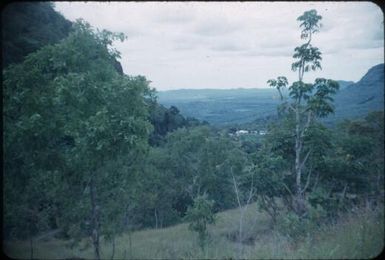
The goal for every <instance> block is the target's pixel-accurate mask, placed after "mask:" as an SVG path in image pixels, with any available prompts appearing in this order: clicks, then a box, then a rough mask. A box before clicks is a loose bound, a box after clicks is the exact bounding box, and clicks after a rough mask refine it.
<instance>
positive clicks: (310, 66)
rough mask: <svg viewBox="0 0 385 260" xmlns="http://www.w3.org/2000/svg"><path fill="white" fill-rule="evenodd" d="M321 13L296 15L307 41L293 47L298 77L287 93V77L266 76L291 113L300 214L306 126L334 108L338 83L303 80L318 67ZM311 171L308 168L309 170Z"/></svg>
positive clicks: (295, 203)
mask: <svg viewBox="0 0 385 260" xmlns="http://www.w3.org/2000/svg"><path fill="white" fill-rule="evenodd" d="M321 19H322V17H321V16H320V15H318V14H317V11H316V10H310V11H306V12H304V14H303V15H301V16H300V17H298V18H297V20H298V21H299V22H300V23H301V24H300V28H301V29H302V31H301V39H304V40H305V41H306V42H305V43H304V44H302V45H301V46H299V47H296V48H295V49H294V55H293V58H294V59H295V61H294V63H293V64H292V70H293V71H298V81H296V82H294V83H293V84H292V85H291V86H290V87H289V88H288V90H289V97H290V98H288V97H286V96H284V95H283V94H282V89H285V88H286V87H287V85H288V81H287V78H286V77H283V76H281V77H278V78H277V79H271V80H268V82H267V83H268V84H269V85H270V86H271V87H274V88H276V89H277V90H278V92H279V94H280V98H281V101H282V106H281V111H283V112H286V114H287V115H288V116H289V117H292V118H293V120H294V122H295V124H294V129H293V130H294V131H293V132H294V133H293V136H294V143H295V145H294V152H295V159H294V173H295V190H294V192H293V194H295V197H294V200H293V208H294V210H295V211H296V213H297V214H299V215H301V214H302V213H304V212H305V211H306V207H305V203H304V201H305V198H304V193H305V189H304V183H303V178H302V175H303V170H304V168H305V165H306V162H307V161H308V159H309V156H310V155H311V153H312V152H313V151H312V150H311V149H306V148H305V146H304V141H305V138H306V135H307V132H308V129H309V127H311V125H312V124H313V123H314V122H315V121H316V119H317V118H320V117H326V116H327V115H328V114H330V113H333V112H334V108H333V104H332V102H333V98H332V95H333V94H335V93H336V91H337V90H338V88H339V86H338V83H337V82H336V81H333V80H330V79H324V78H317V79H316V80H315V82H314V83H313V84H309V83H305V82H304V75H305V73H306V72H309V71H311V70H313V71H315V70H318V69H321V60H322V57H321V52H320V50H319V49H318V48H317V47H313V46H312V45H311V41H312V37H313V35H314V34H315V33H317V32H318V31H319V28H320V27H321V25H320V23H319V22H320V20H321ZM308 174H310V172H308Z"/></svg>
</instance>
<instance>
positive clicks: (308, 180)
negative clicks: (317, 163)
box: [302, 166, 313, 193]
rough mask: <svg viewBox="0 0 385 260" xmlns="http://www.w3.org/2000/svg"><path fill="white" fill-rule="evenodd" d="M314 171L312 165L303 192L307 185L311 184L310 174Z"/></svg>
mask: <svg viewBox="0 0 385 260" xmlns="http://www.w3.org/2000/svg"><path fill="white" fill-rule="evenodd" d="M312 171H313V167H312V166H310V170H309V174H308V175H307V179H306V184H305V187H304V188H303V190H302V193H303V192H305V191H306V189H307V187H308V186H309V183H310V175H311V173H312Z"/></svg>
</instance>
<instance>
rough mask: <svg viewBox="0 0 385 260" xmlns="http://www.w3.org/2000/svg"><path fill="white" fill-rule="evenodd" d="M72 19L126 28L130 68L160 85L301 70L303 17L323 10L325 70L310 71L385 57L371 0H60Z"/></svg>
mask: <svg viewBox="0 0 385 260" xmlns="http://www.w3.org/2000/svg"><path fill="white" fill-rule="evenodd" d="M55 5H56V9H57V10H59V11H60V12H61V13H62V14H63V15H64V16H65V17H67V18H68V19H70V20H75V19H76V18H79V17H82V18H84V19H85V20H86V21H88V22H89V23H90V24H91V25H93V26H94V27H97V28H100V29H107V30H111V31H115V32H124V33H125V34H126V35H127V36H128V39H127V41H125V42H124V43H116V44H115V46H116V48H118V50H120V51H121V53H122V59H121V63H122V66H123V69H124V71H125V73H127V74H130V75H136V74H140V75H145V76H146V77H147V78H148V79H149V80H151V81H152V82H153V83H152V85H153V86H154V87H156V88H158V89H170V88H203V87H205V88H210V87H211V88H237V87H245V88H248V87H266V80H267V79H269V78H272V77H276V76H279V75H286V76H287V77H288V78H289V79H290V80H291V81H294V80H295V77H296V74H295V73H293V72H291V70H290V67H291V63H292V62H293V59H292V58H291V56H292V54H293V50H294V48H295V47H296V46H298V45H300V44H301V43H302V41H301V39H300V37H299V36H300V29H299V28H298V26H299V23H298V22H297V21H296V18H297V17H298V16H299V15H301V14H302V13H303V12H304V11H306V10H309V9H316V10H317V11H318V12H319V13H320V14H321V15H322V16H323V19H322V21H321V22H322V24H323V27H322V28H321V30H320V32H319V33H318V34H317V35H315V36H314V40H313V45H314V46H316V47H318V48H319V49H320V50H321V52H322V53H323V61H322V66H323V70H322V71H320V72H316V73H309V74H308V75H307V76H306V78H307V79H309V80H312V79H313V78H315V77H327V78H334V79H343V80H353V81H357V80H359V79H360V77H361V76H363V75H364V73H365V72H366V71H367V70H368V69H369V68H370V67H371V66H373V65H376V64H378V63H381V62H383V57H384V56H383V55H384V50H383V45H384V35H383V29H384V28H383V26H384V24H383V14H382V11H381V9H380V8H379V7H378V6H376V5H375V4H373V3H370V2H110V3H109V2H87V3H84V2H70V3H67V2H56V3H55Z"/></svg>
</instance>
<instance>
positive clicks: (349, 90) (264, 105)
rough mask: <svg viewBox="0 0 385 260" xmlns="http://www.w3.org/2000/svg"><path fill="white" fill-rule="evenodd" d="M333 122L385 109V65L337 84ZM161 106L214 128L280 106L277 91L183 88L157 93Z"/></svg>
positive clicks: (264, 114) (269, 112)
mask: <svg viewBox="0 0 385 260" xmlns="http://www.w3.org/2000/svg"><path fill="white" fill-rule="evenodd" d="M338 82H339V84H340V91H339V92H338V93H337V95H336V96H335V108H336V109H335V114H334V115H332V116H329V117H328V118H327V119H325V120H324V121H325V123H328V124H330V123H334V122H337V121H341V120H343V119H352V118H358V117H363V116H365V115H366V114H367V113H368V112H370V111H375V110H383V109H384V64H379V65H376V66H374V67H372V68H371V69H370V70H369V71H368V72H367V73H366V74H365V75H364V76H363V77H362V79H361V80H359V81H358V82H356V83H354V82H352V81H343V80H340V81H338ZM158 101H159V103H161V104H163V105H165V106H166V107H170V106H172V105H173V106H176V107H178V109H179V110H180V112H181V113H182V114H183V115H185V116H190V117H195V118H197V119H200V120H205V121H207V122H209V123H211V124H214V125H229V124H242V123H247V122H251V121H254V120H256V119H260V118H265V117H267V116H271V115H275V114H276V107H277V105H278V104H279V100H278V94H277V92H276V90H274V89H180V90H169V91H159V92H158Z"/></svg>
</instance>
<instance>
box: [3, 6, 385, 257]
mask: <svg viewBox="0 0 385 260" xmlns="http://www.w3.org/2000/svg"><path fill="white" fill-rule="evenodd" d="M11 7H12V9H10V8H11ZM7 8H8V9H7V12H9V13H12V12H13V14H17V15H19V16H21V15H23V16H22V17H23V18H22V19H21V21H23V22H28V21H33V22H31V23H32V24H34V23H35V22H37V21H39V19H38V18H36V17H37V15H38V16H41V15H42V14H41V12H46V13H47V14H49V15H47V17H50V18H49V19H48V20H44V19H43V20H42V21H43V22H44V23H45V26H44V27H43V26H40V25H39V23H37V25H36V26H37V27H38V28H39V30H38V29H36V30H32V32H29V31H28V32H25V24H24V25H20V26H15V27H12V28H11V25H10V24H12V23H13V19H14V16H12V15H9V16H3V19H8V20H7V21H5V23H3V26H8V29H9V32H8V34H13V35H18V37H10V38H6V37H5V36H4V35H5V34H4V35H3V39H4V41H5V39H8V40H7V42H8V43H7V44H8V45H7V46H8V47H6V48H9V46H14V48H13V47H12V48H13V50H14V51H9V52H8V54H7V55H8V58H7V59H8V61H7V62H8V63H7V66H5V67H4V68H3V71H2V80H3V81H2V85H3V152H4V157H3V165H4V166H3V247H4V252H5V253H6V254H8V255H10V256H14V257H15V256H16V257H27V258H31V259H34V258H52V257H53V258H60V259H63V258H67V257H68V258H79V257H86V258H94V259H101V258H111V259H113V258H119V259H121V258H135V259H136V258H146V259H147V258H156V257H157V256H159V257H161V258H181V257H182V258H210V257H219V258H229V257H232V258H246V257H247V258H271V257H278V258H279V257H282V256H283V257H284V256H285V255H286V254H287V252H291V255H292V256H298V257H301V256H303V255H301V254H303V252H304V251H303V250H302V251H301V250H297V249H298V247H299V245H302V246H303V248H305V249H306V250H309V251H314V250H316V251H317V252H319V254H321V256H324V257H325V258H327V257H328V256H335V255H338V256H343V257H347V258H349V257H351V256H359V257H370V256H372V255H376V254H377V253H378V252H372V251H373V250H378V248H381V239H380V237H381V235H382V236H383V232H382V229H378V228H377V225H380V224H381V223H382V224H381V225H383V222H381V221H380V219H381V218H382V217H383V207H382V206H383V204H384V186H383V184H384V146H383V144H384V111H383V109H382V107H381V106H380V104H381V101H382V104H383V99H382V100H381V99H378V98H377V94H378V93H382V94H383V89H382V92H381V90H380V89H379V88H380V87H379V84H380V83H378V82H381V80H382V81H383V79H384V77H383V70H384V69H383V65H380V66H376V67H375V68H374V69H372V70H370V71H369V72H368V74H367V75H366V76H365V77H364V78H363V79H362V80H361V81H360V82H358V83H356V84H352V85H349V86H347V87H346V88H344V89H342V90H340V91H341V92H340V93H342V91H345V93H347V92H346V91H349V94H346V99H344V100H342V99H341V101H338V95H341V94H338V93H339V92H338V91H339V88H340V86H339V84H338V82H337V81H335V80H332V79H325V78H318V79H316V80H315V82H314V83H307V82H304V81H303V75H304V74H305V73H307V72H308V71H309V70H318V69H320V67H321V65H320V61H321V53H320V51H319V49H318V48H317V47H314V46H313V45H312V44H311V40H312V37H315V36H316V32H317V28H319V22H320V20H321V19H322V17H321V16H320V15H319V14H318V13H317V11H316V10H310V11H306V12H305V13H303V14H299V15H300V16H299V17H298V21H299V22H300V25H299V28H300V30H301V33H300V36H301V37H300V38H301V39H302V41H304V43H303V44H302V45H301V46H300V47H297V48H295V52H294V55H293V58H294V63H293V66H292V68H293V70H295V71H297V72H298V75H299V78H298V81H296V82H293V83H291V84H289V82H288V81H287V79H286V77H285V76H278V77H277V78H276V79H271V80H269V81H268V82H267V85H270V87H271V89H270V90H258V91H257V90H239V91H238V92H237V95H238V97H241V100H242V101H239V100H238V101H236V102H234V100H235V98H234V96H233V93H234V91H232V90H229V91H228V92H226V91H216V90H206V91H205V92H204V93H205V94H204V96H202V95H203V94H202V92H198V93H201V94H202V95H201V94H199V95H196V94H197V92H196V91H190V92H189V93H188V98H187V103H188V102H190V101H189V100H193V99H197V100H202V99H204V101H202V102H201V103H199V101H194V102H197V104H201V107H203V108H205V105H206V103H207V104H210V105H213V106H215V104H217V100H218V99H220V100H221V101H220V102H219V103H220V105H221V106H223V107H226V110H224V111H219V110H217V111H216V113H218V114H221V113H222V115H221V116H222V117H223V113H226V116H227V117H228V120H229V122H230V121H231V122H234V121H236V120H237V116H236V115H234V114H230V113H229V111H231V110H233V109H240V110H239V111H237V112H239V113H244V114H245V118H247V120H249V119H250V122H251V123H249V124H250V128H254V130H255V131H254V132H240V131H237V130H239V129H236V128H234V129H228V128H225V127H221V126H220V125H219V126H212V125H210V124H209V123H207V122H202V121H200V120H198V119H195V118H193V117H186V116H185V114H184V112H183V110H182V109H181V111H182V112H180V111H179V107H178V105H177V106H170V107H169V108H165V107H163V106H161V105H159V104H158V102H157V97H156V96H157V92H156V90H155V89H152V88H151V86H150V80H148V79H147V78H146V77H145V76H143V75H127V74H124V73H123V72H122V70H121V69H119V67H117V65H116V64H117V62H118V60H119V58H120V55H121V54H120V53H119V52H118V51H117V50H116V49H114V48H113V47H112V43H113V42H114V41H124V40H125V39H126V37H125V35H124V34H122V33H116V32H110V31H107V30H100V29H95V28H94V27H93V26H92V25H90V24H89V23H87V22H86V21H84V20H77V21H76V22H73V23H71V24H70V25H71V28H70V29H68V32H66V33H64V31H63V30H62V29H63V28H64V27H63V25H64V24H67V25H68V26H69V22H67V21H65V20H63V17H62V16H60V15H58V14H57V13H55V12H54V11H53V9H52V6H51V5H50V4H48V3H42V4H35V3H24V4H16V5H12V6H8V7H7ZM25 10H28V11H25ZM11 11H12V12H11ZM9 13H8V14H9ZM7 17H8V18H7ZM54 17H56V18H54ZM57 19H59V20H60V21H61V22H57V21H58V20H57ZM23 22H20V23H23ZM58 24H59V25H58ZM56 26H58V30H59V31H60V33H58V34H57V35H55V36H54V37H53V36H52V37H48V36H47V39H49V40H47V41H45V40H44V41H43V40H41V39H43V38H44V37H43V35H51V34H52V35H53V34H55V33H54V32H53V31H52V30H54V29H55V28H56ZM23 28H24V29H23ZM31 28H33V27H31ZM40 30H41V31H40ZM66 30H67V29H66ZM3 31H4V30H3ZM7 37H9V36H7ZM44 39H45V38H44ZM31 42H33V43H34V44H33V47H30V49H28V52H24V50H23V51H22V50H21V49H19V48H21V47H22V46H27V45H28V44H29V43H31ZM16 46H19V47H16ZM20 46H21V47H20ZM31 46H32V45H31ZM12 48H11V49H12ZM3 51H5V49H3ZM126 73H128V72H126ZM381 73H382V76H381ZM369 87H370V88H372V89H371V91H367V96H364V97H361V98H360V99H357V102H358V103H355V104H357V105H360V104H367V103H370V102H371V101H375V102H376V103H374V104H376V105H375V106H370V107H368V109H366V107H365V108H362V109H359V111H364V109H366V110H365V111H366V112H370V113H367V114H366V112H365V113H364V112H362V113H361V114H360V116H361V118H360V119H353V120H344V121H343V122H342V121H341V122H338V124H337V126H336V127H335V128H333V129H330V128H327V127H326V126H325V125H323V123H322V122H323V120H324V119H325V118H328V116H329V115H332V114H333V112H334V111H335V109H334V106H336V109H338V103H337V102H340V104H344V102H345V103H349V102H350V99H349V95H352V96H354V95H355V94H354V93H355V92H360V91H366V89H367V88H369ZM377 91H378V92H377ZM165 93H166V92H164V93H160V94H159V96H160V100H162V99H163V100H164V99H167V96H165ZM229 93H230V94H229ZM251 93H254V94H255V95H256V96H258V97H259V98H261V99H260V100H263V102H260V103H253V102H254V101H253V100H254V97H255V96H253V95H254V94H253V95H251ZM169 94H170V95H169V96H168V97H169V98H170V99H169V100H172V99H173V97H172V94H176V95H179V93H176V92H169ZM372 95H374V98H371V97H372ZM229 97H230V98H229ZM232 98H234V99H232ZM352 99H353V98H352ZM367 99H370V100H369V101H366V100H367ZM187 103H183V102H181V103H180V104H187ZM241 103H242V105H243V106H244V110H242V108H240V106H241ZM185 107H187V105H186V106H185ZM190 109H194V108H193V107H192V108H190ZM255 110H256V111H255ZM372 110H378V111H372ZM211 111H213V110H212V109H211V108H207V110H205V112H204V113H206V116H205V118H207V119H209V118H212V119H213V118H214V119H215V120H218V121H216V122H219V121H220V119H218V118H217V117H216V116H217V115H213V114H210V113H212V112H211ZM336 111H337V110H336ZM341 111H342V110H341ZM357 113H358V112H357ZM267 115H271V116H269V117H266V116H267ZM210 116H211V117H210ZM346 118H347V117H344V114H342V115H341V119H346ZM255 119H257V121H255V122H253V120H255ZM258 120H259V121H258ZM207 121H209V120H207ZM261 126H263V128H260V127H261ZM228 209H233V211H231V212H230V211H228V212H227V213H220V212H222V211H224V210H228ZM234 212H237V214H234ZM362 212H364V213H362ZM361 213H362V214H365V216H366V217H367V219H368V220H371V224H370V223H368V222H367V221H364V219H362V216H361V218H359V215H360V214H361ZM261 216H263V217H261ZM347 216H349V219H346V218H347ZM228 218H230V219H231V220H226V219H228ZM223 220H225V221H223ZM348 220H349V221H348ZM344 223H347V224H344ZM349 223H360V225H361V224H362V230H361V229H359V230H358V231H357V230H353V231H354V232H355V231H357V232H355V233H354V235H352V234H351V233H349V232H350V230H349V229H348V228H346V226H349ZM373 223H374V224H373ZM377 223H379V224H377ZM177 224H181V225H179V226H176V227H170V226H173V225H177ZM216 225H217V226H216ZM166 227H169V229H166ZM215 227H216V228H215ZM262 227H263V228H262ZM148 229H155V230H154V231H152V230H148ZM170 230H171V232H169V231H170ZM172 230H179V231H181V230H182V232H181V233H179V232H177V231H175V232H174V233H173V231H172ZM325 230H326V231H325ZM332 230H337V231H338V232H339V233H337V235H338V236H339V238H340V239H339V240H340V241H344V242H343V243H345V244H344V246H342V247H341V248H343V249H339V248H333V250H334V251H332V253H330V254H329V255H322V254H323V253H322V252H324V251H325V250H322V248H320V247H318V244H317V243H318V242H317V243H314V242H315V241H317V240H318V241H320V244H321V245H330V243H329V244H328V243H326V242H327V241H328V237H332V236H335V235H336V233H333V232H332ZM370 230H371V231H373V230H376V231H377V232H373V234H372V235H371V236H370V237H369V238H368V235H367V233H368V232H369V231H370ZM158 231H159V232H158ZM163 231H165V232H163ZM324 231H325V232H324ZM337 231H336V232H337ZM152 232H153V233H152ZM154 234H155V235H154ZM186 234H188V235H186ZM317 234H318V235H317ZM319 234H321V235H319ZM357 234H358V235H359V237H357V236H358V235H357ZM365 234H366V235H365ZM170 236H171V237H173V239H172V240H173V241H179V242H180V245H181V247H182V248H177V247H176V245H175V244H174V243H171V242H169V241H171V240H170ZM351 236H355V237H354V238H353V239H352V238H351ZM363 236H366V237H363ZM263 239H268V240H269V241H270V243H269V244H268V245H270V246H271V248H270V249H268V251H266V250H265V251H264V250H262V248H261V247H260V246H261V243H259V242H258V241H262V240H263ZM43 240H46V242H44V241H43ZM283 240H284V242H282V241H283ZM277 241H281V242H280V243H282V244H284V245H285V249H284V250H283V252H281V255H278V256H277V255H272V254H273V253H271V252H272V251H274V250H273V247H272V245H274V244H276V243H277ZM325 241H326V242H325ZM357 241H358V242H357ZM372 241H375V244H371V243H372ZM50 243H51V244H50ZM187 243H188V245H187ZM358 243H359V246H360V248H359V249H357V250H358V251H353V253H352V254H353V255H352V254H349V253H346V252H345V251H344V250H346V248H349V247H356V246H357V245H358ZM139 245H141V246H139ZM186 245H187V246H186ZM223 245H225V247H226V248H224V246H223ZM382 246H383V244H382ZM107 247H108V248H109V249H108V252H109V253H108V256H107V253H106V252H107ZM186 247H187V249H186ZM305 249H304V250H305ZM285 250H286V251H285ZM309 251H308V252H309ZM210 252H211V253H210ZM213 252H216V253H213ZM218 252H221V253H218ZM266 252H268V253H266ZM320 252H321V253H320ZM335 252H337V253H335ZM305 257H306V255H305Z"/></svg>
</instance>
